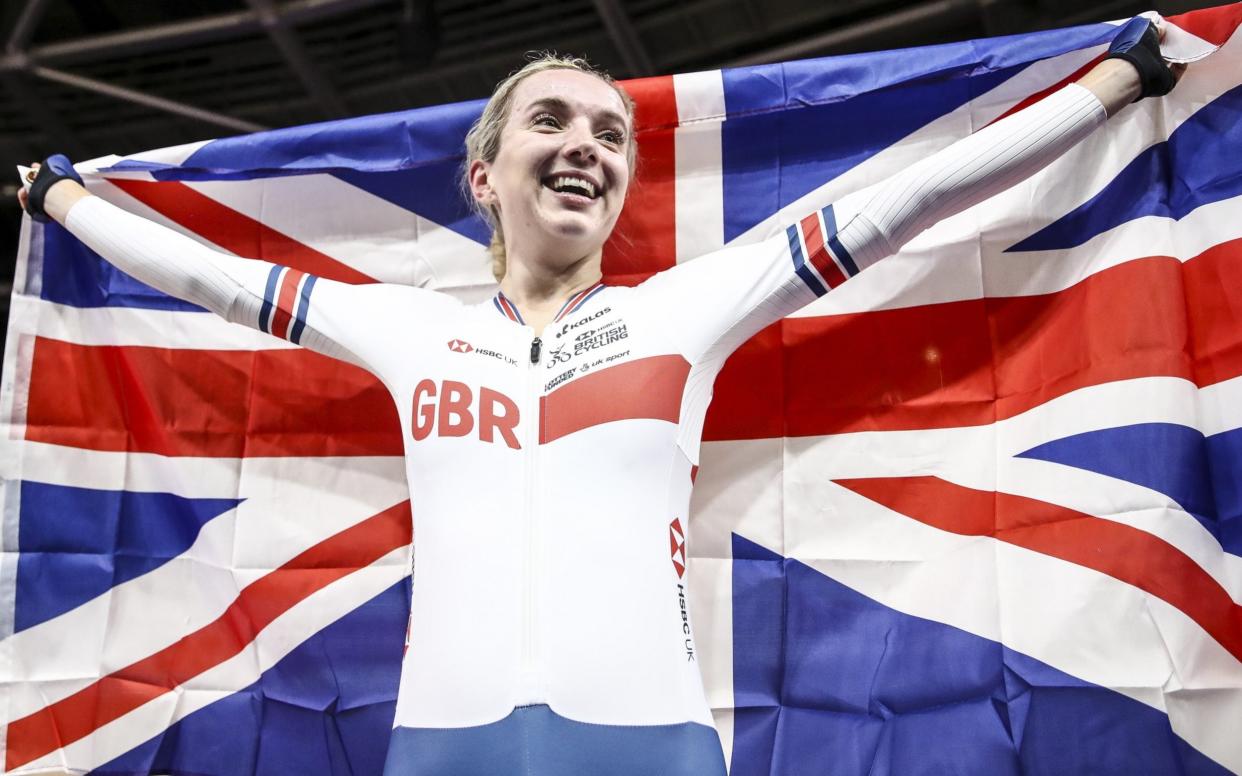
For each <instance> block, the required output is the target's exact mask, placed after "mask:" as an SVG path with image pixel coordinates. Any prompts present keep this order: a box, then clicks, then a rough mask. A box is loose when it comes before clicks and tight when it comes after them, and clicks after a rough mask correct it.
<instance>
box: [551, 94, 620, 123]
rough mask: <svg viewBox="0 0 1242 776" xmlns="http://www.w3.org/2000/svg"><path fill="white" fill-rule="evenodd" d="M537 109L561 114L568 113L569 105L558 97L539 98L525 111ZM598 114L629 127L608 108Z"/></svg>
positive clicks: (618, 115)
mask: <svg viewBox="0 0 1242 776" xmlns="http://www.w3.org/2000/svg"><path fill="white" fill-rule="evenodd" d="M538 108H552V109H553V110H557V111H560V112H561V113H568V112H569V110H570V105H569V103H568V102H566V101H565V100H562V99H561V98H560V97H540V98H539V99H537V100H535V101H534V102H532V103H531V104H530V107H529V108H528V109H527V112H529V111H531V110H535V109H538ZM598 114H599V115H602V116H603V117H604V118H605V119H608V120H609V121H614V122H616V123H617V124H620V125H621V126H622V127H627V128H628V126H629V125H628V123H627V122H626V120H625V117H624V116H622V115H621V114H620V113H617V112H616V111H615V110H611V109H609V108H603V109H601V110H600V111H598Z"/></svg>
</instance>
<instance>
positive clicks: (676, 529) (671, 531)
mask: <svg viewBox="0 0 1242 776" xmlns="http://www.w3.org/2000/svg"><path fill="white" fill-rule="evenodd" d="M668 543H669V547H670V548H671V550H672V553H673V568H675V569H676V570H677V578H678V579H681V578H682V577H684V576H685V575H686V532H685V531H683V530H681V518H677V517H675V518H673V522H671V523H669V524H668Z"/></svg>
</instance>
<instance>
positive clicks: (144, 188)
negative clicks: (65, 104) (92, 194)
mask: <svg viewBox="0 0 1242 776" xmlns="http://www.w3.org/2000/svg"><path fill="white" fill-rule="evenodd" d="M109 182H110V183H112V184H113V185H114V186H116V187H117V188H119V189H120V190H121V191H124V192H125V193H126V194H128V195H130V196H131V197H133V198H134V199H136V200H138V201H139V202H141V203H142V204H144V205H146V206H147V207H149V208H151V209H152V210H154V211H156V212H157V213H159V214H160V215H162V216H164V217H165V218H167V219H169V220H171V221H172V222H173V223H176V224H179V225H181V226H183V227H185V228H186V229H189V230H190V231H191V232H193V233H195V234H198V235H202V236H203V238H205V239H207V240H210V241H211V242H213V243H215V244H216V245H219V246H220V247H221V248H224V249H225V250H227V251H231V252H233V253H235V254H237V255H238V256H243V257H245V258H247V259H263V260H264V261H270V262H273V263H275V264H284V265H285V266H287V267H294V268H296V269H300V270H302V271H303V272H309V273H311V274H312V275H318V276H320V277H325V278H329V279H330V280H339V281H341V282H344V283H374V282H375V278H373V277H371V276H370V275H366V274H364V273H362V272H360V271H358V270H356V269H354V268H353V267H351V266H349V265H348V264H344V263H342V262H340V261H338V260H336V259H334V258H332V257H331V256H329V255H328V254H326V253H322V252H320V251H317V250H315V249H314V248H311V247H309V246H307V245H303V244H302V243H300V242H298V241H297V240H295V239H293V238H292V237H290V236H289V235H286V234H284V233H282V232H278V231H276V230H275V229H273V228H271V227H270V226H267V225H266V224H263V223H262V222H260V221H256V220H255V219H253V218H251V217H250V216H247V215H245V214H243V213H239V212H237V211H236V210H234V209H232V208H230V207H228V206H226V205H222V204H221V203H219V202H217V201H216V200H214V199H212V198H211V197H208V196H207V195H206V194H202V193H200V192H198V191H196V190H194V189H192V188H190V187H189V186H187V185H186V184H184V183H178V182H176V181H162V182H159V183H152V182H150V181H136V180H125V179H120V178H110V179H109Z"/></svg>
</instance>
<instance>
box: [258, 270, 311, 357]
mask: <svg viewBox="0 0 1242 776" xmlns="http://www.w3.org/2000/svg"><path fill="white" fill-rule="evenodd" d="M318 279H319V278H317V277H316V276H314V275H310V274H307V273H305V272H302V271H300V270H296V269H290V268H289V267H282V266H280V265H279V264H277V265H274V266H273V267H272V269H271V271H270V272H269V273H268V275H267V285H266V287H265V289H264V291H263V304H262V306H260V308H259V329H260V330H261V331H265V332H267V333H268V334H273V335H275V336H277V337H280V338H282V339H287V340H289V341H290V342H292V343H294V344H300V343H301V340H302V332H303V331H305V329H306V315H307V313H308V312H309V311H310V304H311V292H312V291H313V290H314V288H315V282H316V281H317V280H318Z"/></svg>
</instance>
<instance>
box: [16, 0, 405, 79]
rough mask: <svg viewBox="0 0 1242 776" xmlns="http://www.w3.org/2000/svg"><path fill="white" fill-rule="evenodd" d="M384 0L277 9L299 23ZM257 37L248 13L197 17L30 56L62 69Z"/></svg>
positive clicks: (298, 1) (315, 1)
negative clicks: (87, 61)
mask: <svg viewBox="0 0 1242 776" xmlns="http://www.w3.org/2000/svg"><path fill="white" fill-rule="evenodd" d="M385 1H386V0H293V2H290V3H286V4H284V5H282V6H280V16H281V18H282V19H283V20H284V21H285V23H287V24H304V23H307V22H313V21H317V20H319V19H324V18H329V17H332V16H336V15H338V14H344V13H349V12H350V11H357V10H361V9H364V8H369V7H371V6H375V5H379V4H381V3H383V2H385ZM259 32H263V24H262V21H261V20H260V19H259V14H258V12H257V11H255V10H254V9H249V10H246V11H236V12H233V13H223V14H217V15H215V16H203V17H199V18H197V19H189V20H187V21H181V22H170V23H168V24H156V25H152V26H149V27H141V28H139V29H136V30H122V31H120V32H112V33H105V34H102V35H88V36H84V37H81V38H75V39H73V40H67V41H62V42H60V43H49V44H46V45H43V46H36V47H35V48H33V49H31V50H30V52H29V53H30V56H31V58H32V59H35V60H37V61H39V62H41V63H44V64H64V63H68V62H74V61H80V60H83V59H91V58H95V59H104V58H107V59H116V58H120V57H124V56H129V55H132V54H137V53H143V52H149V51H159V50H162V49H169V48H177V47H183V46H189V45H193V44H197V43H207V42H210V41H214V40H224V39H236V38H239V37H242V36H244V35H249V34H254V33H259Z"/></svg>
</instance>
